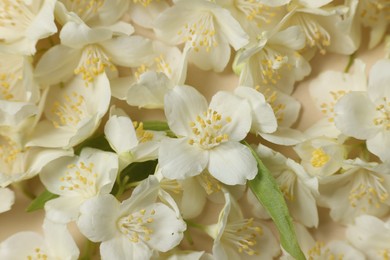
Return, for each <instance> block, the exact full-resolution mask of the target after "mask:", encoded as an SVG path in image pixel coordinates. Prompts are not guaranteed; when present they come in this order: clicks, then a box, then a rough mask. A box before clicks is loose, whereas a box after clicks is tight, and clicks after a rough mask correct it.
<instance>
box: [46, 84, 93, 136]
mask: <svg viewBox="0 0 390 260" xmlns="http://www.w3.org/2000/svg"><path fill="white" fill-rule="evenodd" d="M86 111H87V108H86V104H85V98H84V96H83V95H81V94H78V93H77V92H75V91H74V92H72V94H71V95H68V94H64V95H63V99H62V100H61V101H55V102H54V103H53V106H52V109H51V112H52V113H53V114H54V115H55V117H56V118H55V119H53V120H52V123H53V125H54V127H55V128H59V127H62V126H71V127H76V126H77V125H78V123H79V122H80V121H81V120H82V119H84V118H85V117H86V113H85V112H86Z"/></svg>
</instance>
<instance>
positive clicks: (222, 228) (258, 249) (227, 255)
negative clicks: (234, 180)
mask: <svg viewBox="0 0 390 260" xmlns="http://www.w3.org/2000/svg"><path fill="white" fill-rule="evenodd" d="M225 200H226V201H225V205H224V207H223V208H222V210H221V212H220V214H219V219H218V223H216V224H214V225H211V226H209V227H207V229H206V232H207V233H208V234H209V235H210V236H211V237H212V238H213V239H214V244H213V256H214V258H215V259H224V260H225V259H226V260H233V259H273V257H275V256H277V255H278V254H279V251H280V249H279V245H278V243H277V241H276V239H275V238H274V237H273V235H272V232H271V231H270V230H269V229H268V228H267V227H266V226H265V225H262V224H261V223H260V222H258V221H256V220H254V219H253V218H249V219H248V218H244V216H243V214H242V212H241V210H240V208H239V205H238V204H237V202H236V201H235V200H234V199H232V198H231V196H230V194H229V193H225Z"/></svg>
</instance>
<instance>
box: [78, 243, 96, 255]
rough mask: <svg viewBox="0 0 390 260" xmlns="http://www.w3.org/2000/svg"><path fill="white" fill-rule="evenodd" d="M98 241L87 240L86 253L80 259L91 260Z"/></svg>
mask: <svg viewBox="0 0 390 260" xmlns="http://www.w3.org/2000/svg"><path fill="white" fill-rule="evenodd" d="M96 245H97V244H96V243H93V242H92V241H90V240H87V241H86V242H85V245H84V254H83V255H82V256H81V257H80V260H90V259H92V256H93V255H94V253H95V250H96Z"/></svg>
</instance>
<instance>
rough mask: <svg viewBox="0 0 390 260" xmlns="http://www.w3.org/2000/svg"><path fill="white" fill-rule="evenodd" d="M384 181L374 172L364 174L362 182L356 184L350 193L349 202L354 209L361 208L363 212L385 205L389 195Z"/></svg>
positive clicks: (361, 177) (362, 174)
mask: <svg viewBox="0 0 390 260" xmlns="http://www.w3.org/2000/svg"><path fill="white" fill-rule="evenodd" d="M384 181H385V180H384V179H383V178H382V177H380V176H377V175H375V174H373V173H372V172H362V173H361V174H360V182H359V183H357V184H355V185H354V187H353V188H352V189H351V191H350V192H349V196H348V200H349V203H350V205H351V206H352V207H354V208H356V207H359V208H360V209H361V210H362V211H363V212H366V211H367V207H372V206H374V207H376V208H380V207H381V204H383V203H385V202H386V201H387V199H388V197H389V194H388V192H387V190H386V188H385V187H383V183H384Z"/></svg>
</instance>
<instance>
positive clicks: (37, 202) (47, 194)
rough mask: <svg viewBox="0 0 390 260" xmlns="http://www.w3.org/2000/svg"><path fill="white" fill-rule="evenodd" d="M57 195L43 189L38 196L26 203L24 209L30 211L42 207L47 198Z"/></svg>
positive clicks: (50, 198)
mask: <svg viewBox="0 0 390 260" xmlns="http://www.w3.org/2000/svg"><path fill="white" fill-rule="evenodd" d="M58 197H59V196H58V195H57V194H53V193H51V192H50V191H48V190H45V191H44V192H42V193H41V194H40V195H39V196H38V197H36V198H35V199H34V200H33V201H32V202H31V203H30V205H28V207H27V209H26V211H27V212H32V211H35V210H38V209H43V207H44V206H45V203H46V202H47V201H49V200H52V199H55V198H58Z"/></svg>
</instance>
